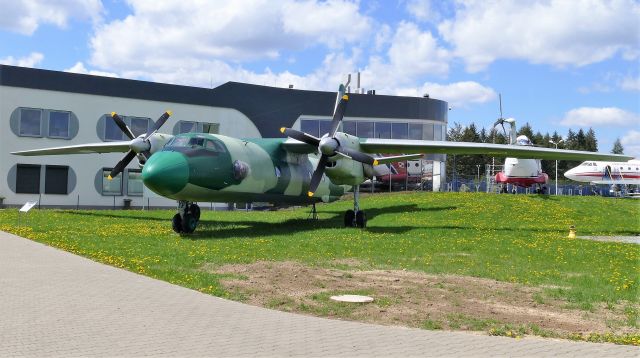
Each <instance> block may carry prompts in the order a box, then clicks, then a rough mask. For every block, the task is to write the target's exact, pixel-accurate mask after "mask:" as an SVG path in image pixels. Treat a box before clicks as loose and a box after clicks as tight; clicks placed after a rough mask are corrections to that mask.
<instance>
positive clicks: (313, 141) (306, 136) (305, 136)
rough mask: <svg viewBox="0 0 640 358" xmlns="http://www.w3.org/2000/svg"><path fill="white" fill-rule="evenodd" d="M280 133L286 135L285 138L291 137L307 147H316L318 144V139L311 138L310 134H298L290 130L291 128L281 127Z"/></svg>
mask: <svg viewBox="0 0 640 358" xmlns="http://www.w3.org/2000/svg"><path fill="white" fill-rule="evenodd" d="M280 132H281V133H282V134H284V135H286V136H287V137H291V138H293V139H295V140H299V141H301V142H303V143H307V144H309V145H312V146H314V147H317V146H318V145H319V144H320V139H319V138H316V137H314V136H312V135H311V134H307V133H304V132H300V131H297V130H295V129H291V128H285V127H282V128H280Z"/></svg>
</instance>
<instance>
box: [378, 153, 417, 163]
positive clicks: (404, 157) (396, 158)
mask: <svg viewBox="0 0 640 358" xmlns="http://www.w3.org/2000/svg"><path fill="white" fill-rule="evenodd" d="M420 158H422V154H408V155H394V156H390V157H376V158H375V159H376V161H377V162H378V164H388V163H395V162H403V161H405V160H414V159H420Z"/></svg>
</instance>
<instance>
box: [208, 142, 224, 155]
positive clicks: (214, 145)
mask: <svg viewBox="0 0 640 358" xmlns="http://www.w3.org/2000/svg"><path fill="white" fill-rule="evenodd" d="M205 148H207V149H209V150H212V151H214V152H219V153H223V152H224V146H222V144H220V142H217V141H213V140H208V141H207V144H206V145H205Z"/></svg>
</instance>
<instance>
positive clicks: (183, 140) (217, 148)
mask: <svg viewBox="0 0 640 358" xmlns="http://www.w3.org/2000/svg"><path fill="white" fill-rule="evenodd" d="M167 147H173V148H206V149H208V150H211V151H214V152H220V153H222V152H224V151H225V149H224V146H223V145H222V143H220V142H219V141H216V140H211V139H208V138H204V137H174V138H173V139H172V140H171V141H170V142H169V143H167Z"/></svg>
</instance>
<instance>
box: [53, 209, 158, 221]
mask: <svg viewBox="0 0 640 358" xmlns="http://www.w3.org/2000/svg"><path fill="white" fill-rule="evenodd" d="M62 212H63V213H65V214H70V215H78V216H95V217H98V218H113V219H132V220H145V221H148V220H155V221H167V222H169V224H171V218H155V217H149V216H137V215H131V214H129V213H131V211H128V212H127V211H124V210H123V214H122V215H116V214H111V213H108V212H92V211H82V210H64V211H62Z"/></svg>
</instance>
